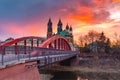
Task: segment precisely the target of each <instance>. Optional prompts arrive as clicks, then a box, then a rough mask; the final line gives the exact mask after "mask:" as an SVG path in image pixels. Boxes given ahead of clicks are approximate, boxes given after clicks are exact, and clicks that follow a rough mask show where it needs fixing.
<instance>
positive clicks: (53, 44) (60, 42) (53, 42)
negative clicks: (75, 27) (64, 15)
mask: <svg viewBox="0 0 120 80" xmlns="http://www.w3.org/2000/svg"><path fill="white" fill-rule="evenodd" d="M40 47H43V48H52V49H58V50H71V47H70V45H69V43H68V41H67V39H66V38H65V37H63V36H59V35H57V36H52V37H50V38H48V39H47V40H45V41H44V42H43V43H42V44H41V45H40Z"/></svg>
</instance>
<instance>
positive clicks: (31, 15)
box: [0, 0, 120, 40]
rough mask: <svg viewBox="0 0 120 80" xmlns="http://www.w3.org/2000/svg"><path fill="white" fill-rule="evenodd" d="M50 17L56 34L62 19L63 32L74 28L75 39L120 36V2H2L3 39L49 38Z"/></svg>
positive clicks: (57, 0) (14, 0) (3, 0)
mask: <svg viewBox="0 0 120 80" xmlns="http://www.w3.org/2000/svg"><path fill="white" fill-rule="evenodd" d="M49 17H51V19H52V22H53V28H54V29H53V31H54V32H56V29H57V23H58V20H59V19H60V18H61V20H62V22H63V29H64V28H65V26H66V24H67V23H68V24H69V25H72V27H73V34H74V39H75V40H78V37H79V36H80V35H84V34H86V33H87V32H88V31H89V30H96V31H98V32H102V31H104V32H105V35H106V36H108V37H110V38H113V36H114V33H118V34H120V31H119V29H120V0H34V1H33V0H17V1H16V0H12V1H10V0H0V40H5V39H6V38H8V37H14V38H17V37H22V36H42V37H46V31H47V22H48V19H49Z"/></svg>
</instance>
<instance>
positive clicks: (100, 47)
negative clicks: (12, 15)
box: [79, 30, 120, 54]
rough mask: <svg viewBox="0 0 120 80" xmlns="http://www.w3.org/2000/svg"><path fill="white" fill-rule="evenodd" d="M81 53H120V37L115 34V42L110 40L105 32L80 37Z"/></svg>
mask: <svg viewBox="0 0 120 80" xmlns="http://www.w3.org/2000/svg"><path fill="white" fill-rule="evenodd" d="M79 47H80V51H82V52H86V53H109V54H119V53H120V36H117V35H116V34H115V38H114V40H111V39H110V38H108V37H107V36H106V35H105V34H104V32H101V33H99V32H96V31H93V30H92V31H89V32H88V34H86V35H84V36H82V35H81V36H79Z"/></svg>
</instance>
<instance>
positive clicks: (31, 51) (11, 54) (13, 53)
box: [0, 45, 77, 65]
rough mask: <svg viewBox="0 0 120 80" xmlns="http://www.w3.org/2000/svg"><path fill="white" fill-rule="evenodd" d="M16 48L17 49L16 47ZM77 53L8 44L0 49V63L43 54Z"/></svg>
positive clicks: (4, 63) (17, 61)
mask: <svg viewBox="0 0 120 80" xmlns="http://www.w3.org/2000/svg"><path fill="white" fill-rule="evenodd" d="M16 48H17V49H16ZM66 54H72V55H74V54H77V52H75V51H65V50H57V49H50V48H49V49H48V48H39V47H30V46H26V48H24V46H17V47H15V46H14V45H13V46H9V47H4V48H3V49H2V50H0V65H7V64H11V63H19V62H22V61H25V60H33V59H39V58H42V57H45V56H52V55H58V56H59V55H66Z"/></svg>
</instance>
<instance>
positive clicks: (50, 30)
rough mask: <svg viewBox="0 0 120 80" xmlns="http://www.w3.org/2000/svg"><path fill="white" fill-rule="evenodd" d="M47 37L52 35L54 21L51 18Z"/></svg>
mask: <svg viewBox="0 0 120 80" xmlns="http://www.w3.org/2000/svg"><path fill="white" fill-rule="evenodd" d="M47 26H48V27H47V38H49V37H50V36H52V21H51V19H49V21H48V24H47Z"/></svg>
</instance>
